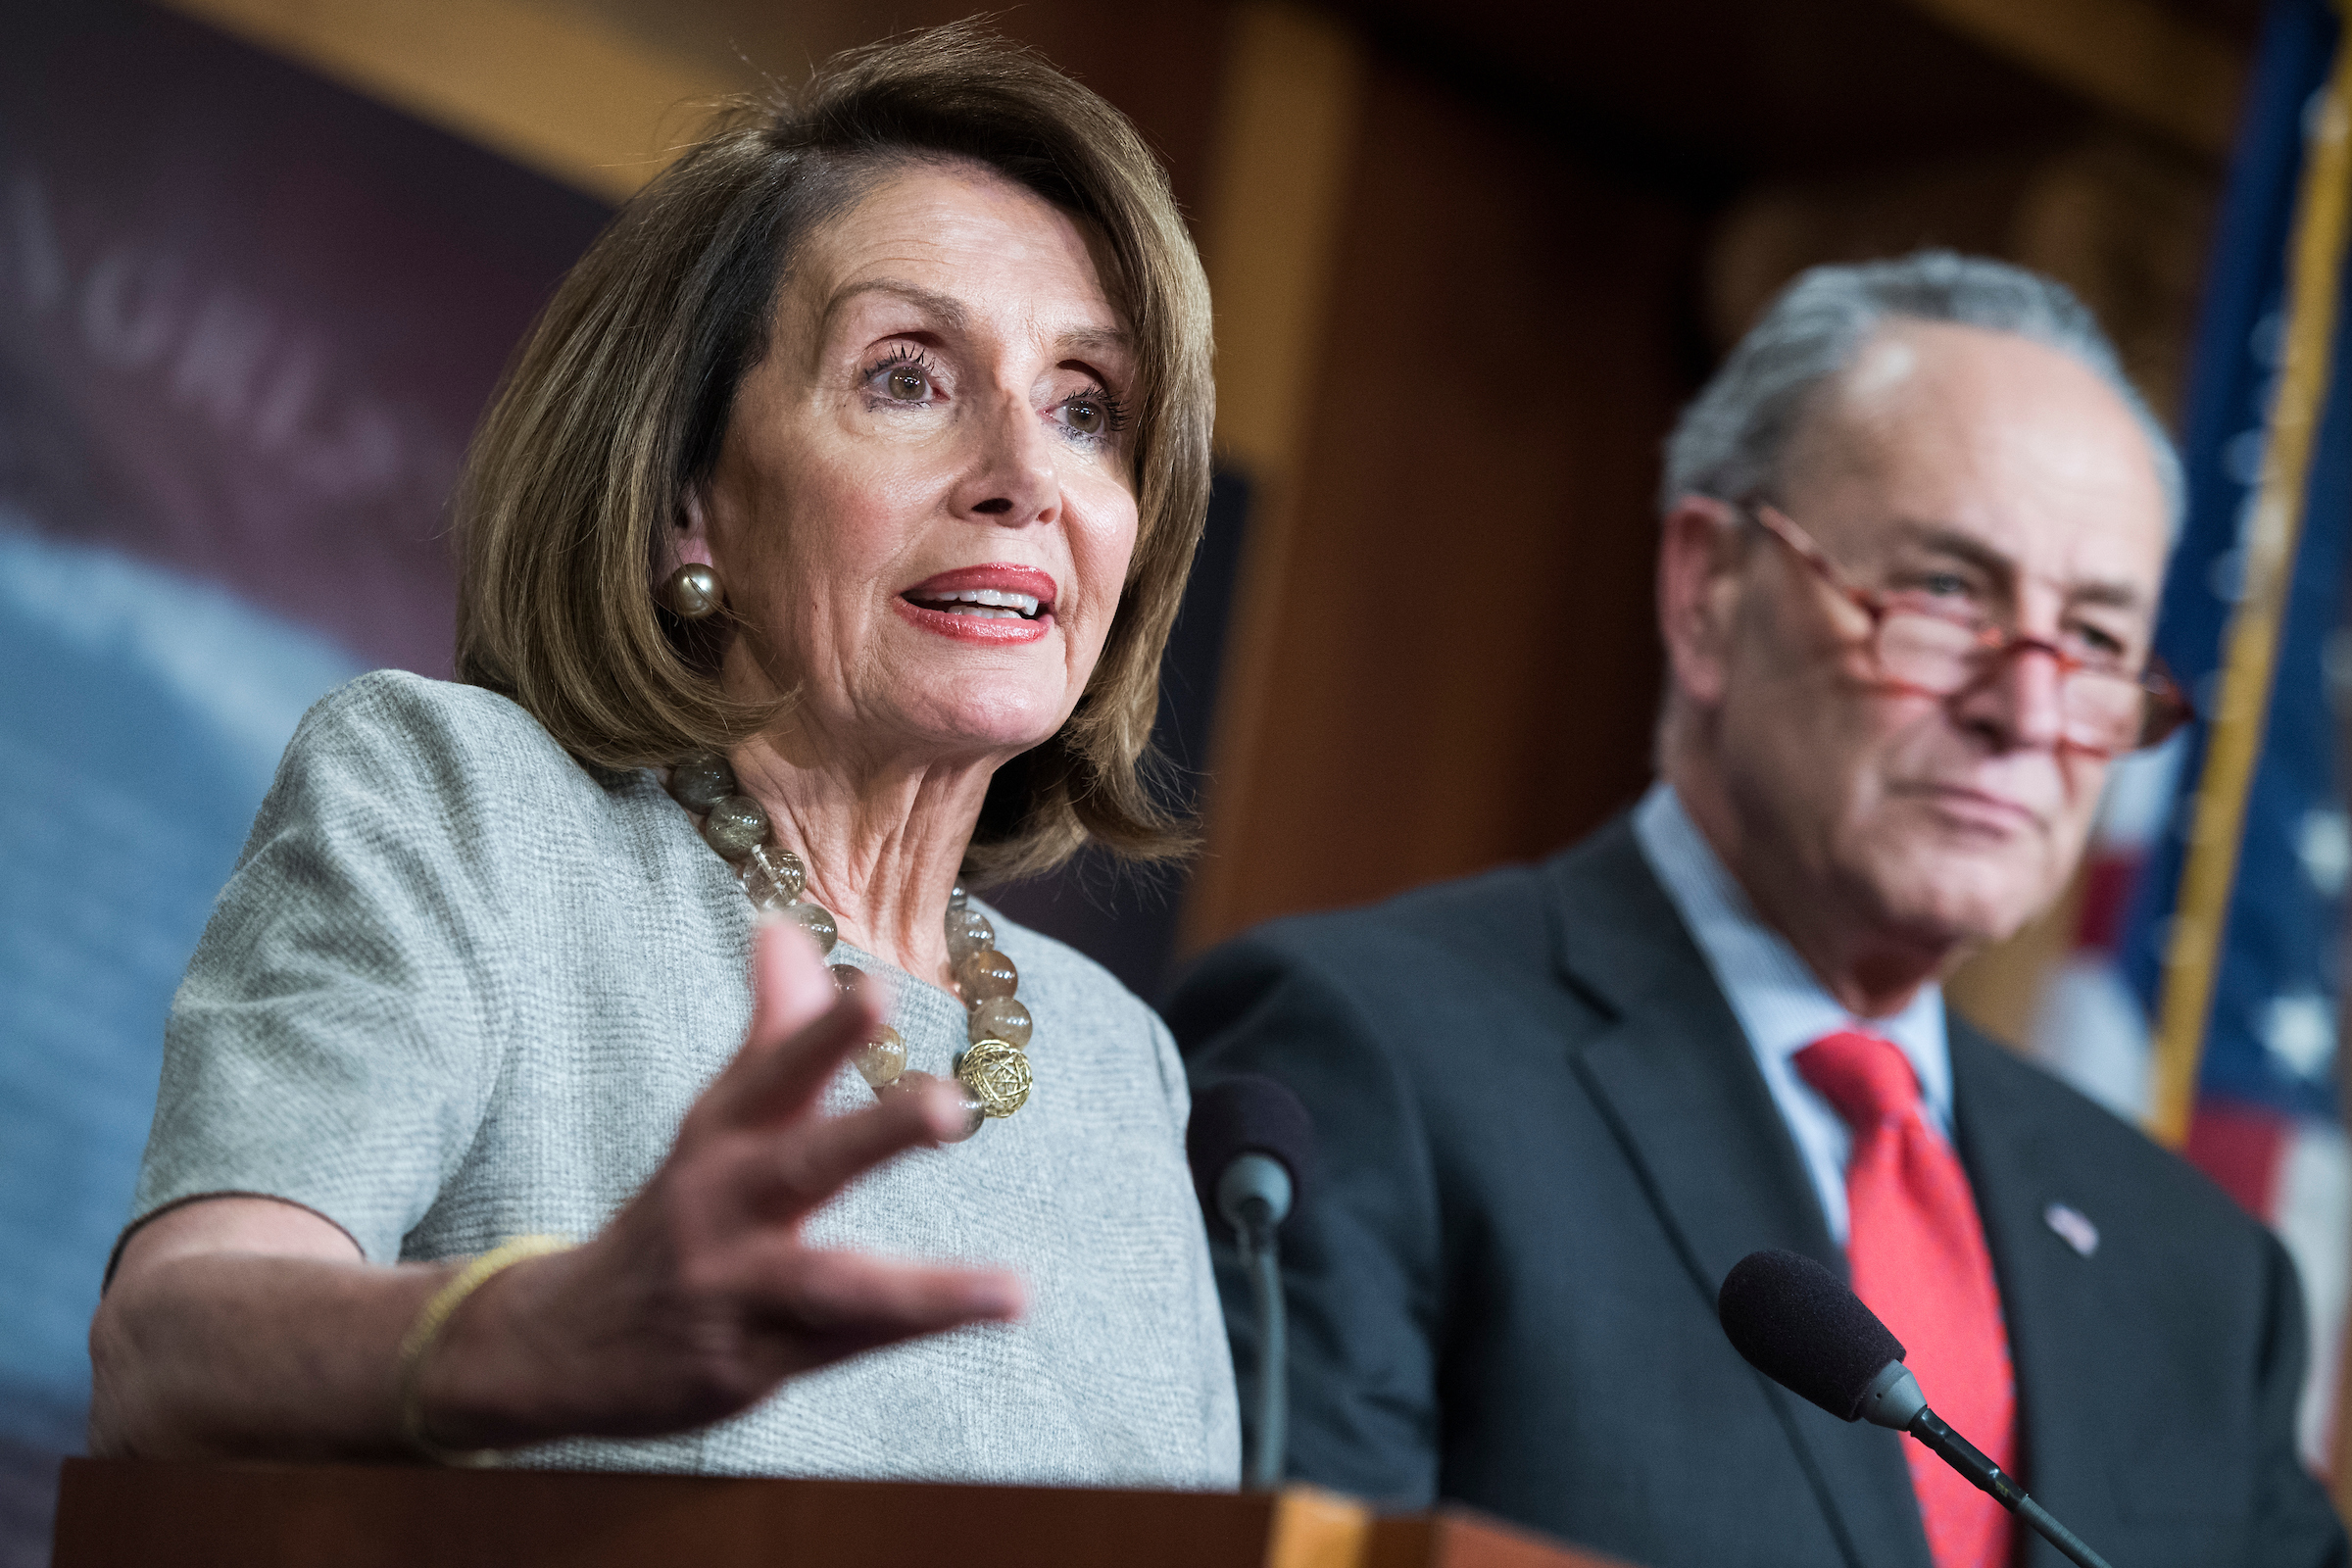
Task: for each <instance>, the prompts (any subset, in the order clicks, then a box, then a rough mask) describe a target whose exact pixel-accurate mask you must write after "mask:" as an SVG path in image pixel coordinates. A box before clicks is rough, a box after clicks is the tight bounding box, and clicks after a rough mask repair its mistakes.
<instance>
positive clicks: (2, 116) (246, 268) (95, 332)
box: [0, 4, 606, 1561]
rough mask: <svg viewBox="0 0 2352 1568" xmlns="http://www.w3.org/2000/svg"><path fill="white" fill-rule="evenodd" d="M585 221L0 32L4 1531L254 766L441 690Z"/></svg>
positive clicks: (360, 128)
mask: <svg viewBox="0 0 2352 1568" xmlns="http://www.w3.org/2000/svg"><path fill="white" fill-rule="evenodd" d="M605 216H606V215H605V210H604V209H603V208H601V207H600V206H599V205H598V204H596V203H595V202H593V201H591V200H589V199H587V198H585V197H583V196H579V195H576V194H573V193H571V192H569V191H566V190H564V189H562V188H560V187H557V186H555V185H553V184H551V183H549V182H548V181H546V180H544V179H541V178H540V177H538V176H536V175H534V174H530V173H526V172H523V171H521V170H519V169H516V168H515V167H513V166H511V165H508V164H506V163H503V162H501V161H499V160H498V159H496V158H494V157H492V156H490V155H488V154H486V153H483V152H481V151H479V150H476V149H474V148H471V147H469V146H466V145H464V144H461V143H459V142H457V141H455V140H452V139H450V138H448V137H445V136H443V135H441V134H439V133H438V132H435V131H432V130H430V129H427V128H425V127H423V126H420V125H418V124H417V123H414V122H412V121H409V120H406V119H404V118H402V117H400V116H398V115H395V114H393V113H391V112H389V111H387V110H384V109H381V108H378V107H376V106H374V105H372V104H370V103H368V102H366V101H364V100H362V99H360V98H358V97H356V96H354V95H352V94H349V93H347V92H345V91H343V90H342V89H340V88H337V87H334V86H332V85H329V84H327V83H324V82H322V81H319V80H318V79H317V78H315V77H312V76H310V75H308V74H306V73H302V72H299V71H297V70H295V69H293V68H291V67H289V66H286V65H283V64H280V63H278V62H275V61H273V60H270V59H268V58H265V57H263V56H261V55H259V54H256V53H254V52H252V51H250V50H248V49H246V48H244V47H243V46H241V45H238V44H235V43H232V42H230V41H228V40H226V39H224V38H222V37H220V36H218V35H216V34H213V33H211V32H208V31H207V30H205V29H203V28H202V27H200V26H197V25H194V24H191V23H188V22H185V21H183V20H180V19H177V18H174V17H172V16H169V15H166V14H164V13H160V12H156V11H150V10H145V9H138V8H134V7H130V6H127V5H122V6H117V5H107V4H76V5H73V6H65V7H50V6H12V7H7V8H0V669H5V671H6V676H5V680H4V681H0V757H4V758H5V761H6V767H5V770H4V772H5V778H6V784H5V787H4V792H0V858H4V863H5V866H6V872H5V876H4V877H0V1324H5V1325H6V1326H7V1332H5V1333H0V1453H5V1455H6V1456H7V1457H8V1459H9V1461H10V1463H9V1466H8V1470H9V1473H10V1474H11V1475H13V1476H15V1477H18V1478H20V1481H21V1482H22V1483H23V1484H20V1485H17V1486H14V1487H12V1488H0V1507H5V1508H6V1509H8V1510H9V1513H8V1514H7V1515H6V1516H0V1535H5V1534H6V1533H7V1532H6V1530H5V1526H6V1524H7V1523H8V1522H9V1519H10V1518H14V1519H15V1521H16V1522H17V1523H18V1524H19V1525H20V1526H21V1525H23V1524H24V1523H25V1520H24V1517H23V1516H24V1515H25V1513H26V1512H27V1511H38V1512H40V1513H43V1514H45V1512H46V1508H47V1501H46V1497H45V1495H40V1493H41V1491H42V1489H41V1487H40V1486H39V1484H38V1483H37V1482H36V1481H31V1480H29V1479H27V1478H30V1477H33V1476H35V1475H37V1473H38V1472H39V1471H40V1469H41V1468H42V1467H43V1465H44V1464H45V1462H46V1461H45V1460H44V1458H43V1456H44V1455H51V1454H55V1453H58V1452H61V1451H70V1450H72V1449H73V1448H74V1447H76V1446H78V1445H79V1441H80V1432H81V1426H82V1421H83V1411H84V1406H85V1403H86V1399H87V1387H88V1367H87V1363H86V1359H85V1351H84V1348H83V1336H84V1334H85V1332H86V1328H87V1324H88V1321H89V1314H90V1310H91V1308H92V1307H93V1306H94V1304H95V1302H96V1299H97V1292H98V1284H99V1278H100V1273H101V1271H102V1269H103V1267H104V1264H105V1259H106V1255H107V1250H108V1248H109V1246H110V1245H111V1243H112V1241H113V1238H114V1234H115V1232H116V1230H117V1228H118V1227H119V1226H120V1225H121V1223H122V1221H123V1214H124V1209H125V1205H126V1203H127V1201H128V1199H129V1191H130V1181H131V1177H132V1173H133V1171H134V1169H135V1165H136V1160H137V1153H138V1150H139V1148H140V1146H141V1144H142V1143H143V1141H144V1139H145V1136H146V1130H147V1123H148V1119H149V1116H150V1114H151V1112H152V1109H153V1103H154V1094H155V1082H156V1073H157V1063H158V1059H159V1054H160V1048H161V1040H162V1030H163V1021H164V1016H165V1013H166V1010H167V1008H168V1006H169V1005H170V1001H171V996H172V989H173V987H174V986H175V985H176V984H177V983H178V979H179V974H180V971H181V969H182V967H183V966H184V965H185V963H186V961H187V956H188V954H189V952H190V950H191V949H192V948H193V946H194V944H195V941H196V938H197V935H198V933H199V932H200V930H201V929H202V925H203V921H204V919H205V916H206V913H207V911H208V910H209V908H210V907H211V904H212V900H213V897H214V895H215V893H216V892H217V891H218V889H219V887H220V885H221V881H222V880H223V879H224V878H225V877H226V875H227V873H228V870H229V868H230V866H231V864H232V862H233V861H234V858H235V856H236V853H237V850H238V847H239V846H240V844H241V843H242V841H243V838H244V835H245V832H246V829H247V827H248V826H249V825H250V822H251V820H252V815H253V811H254V809H255V808H256V807H257V806H258V805H259V804H260V801H261V797H262V794H263V792H264V791H265V790H266V789H267V787H268V785H269V781H270V775H271V772H272V770H273V768H274V766H275V763H276V760H277V756H278V753H279V751H280V750H281V748H282V747H283V746H284V744H285V741H286V738H287V736H288V735H289V734H290V733H291V732H292V729H293V726H294V723H295V721H296V719H297V718H298V717H299V716H300V715H301V713H302V711H304V710H305V709H306V708H307V707H308V706H309V705H310V704H311V703H312V702H313V701H315V700H316V699H317V698H318V697H319V695H320V694H321V693H323V692H324V691H325V690H327V689H328V688H329V687H330V686H332V685H334V684H336V683H337V682H339V681H341V680H343V679H345V678H347V677H348V676H350V675H351V674H353V673H355V672H357V671H359V670H362V669H366V668H370V667H374V666H378V665H400V666H404V667H407V668H411V669H416V670H419V671H422V672H424V673H427V674H446V673H447V672H448V669H449V659H450V654H449V642H450V622H451V593H452V582H453V573H452V567H451V558H450V554H449V550H448V545H447V540H446V538H445V537H444V533H445V529H446V523H447V518H446V503H447V499H448V496H449V492H450V489H451V486H452V482H453V480H454V479H455V477H456V474H457V471H458V466H459V463H460V461H461V458H462V456H463V453H464V450H465V443H466V435H467V432H468V430H469V429H470V427H471V425H472V423H473V421H474V418H475V417H476V416H477V414H478V413H479V411H480V409H481V406H482V404H483V402H484V400H485V398H486V397H487V395H488V393H489V391H490V389H491V387H492V385H493V383H494V382H495V380H496V378H497V375H498V371H499V369H500V368H501V366H502V364H503V363H504V360H505V358H506V356H507V355H508V353H509V352H510V350H511V349H512V348H513V346H514V345H515V342H516V340H517V339H518V338H519V336H520V335H521V333H522V331H523V329H524V328H525V326H526V325H527V323H528V321H529V319H530V318H531V316H532V315H533V313H534V312H535V311H536V310H537V309H538V307H539V305H540V303H541V302H542V301H543V300H544V299H545V297H546V296H547V294H548V292H549V291H550V289H551V287H552V285H553V283H554V281H555V280H556V278H557V277H558V276H559V275H560V274H561V273H562V271H563V270H564V267H565V266H566V265H568V263H569V262H570V261H571V260H572V258H574V257H575V256H576V255H577V254H578V253H579V252H580V250H581V249H582V248H583V247H584V246H585V245H586V243H587V241H588V240H589V238H590V237H591V236H592V235H593V234H594V232H595V231H596V229H597V227H598V226H599V225H600V224H601V222H602V221H603V220H604V217H605ZM20 1539H22V1536H21V1534H20ZM4 1560H7V1553H6V1552H5V1550H0V1561H4ZM27 1560H29V1559H27Z"/></svg>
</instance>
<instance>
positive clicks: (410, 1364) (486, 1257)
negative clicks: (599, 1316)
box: [400, 1236, 571, 1469]
mask: <svg viewBox="0 0 2352 1568" xmlns="http://www.w3.org/2000/svg"><path fill="white" fill-rule="evenodd" d="M570 1246H571V1243H569V1242H567V1241H565V1240H564V1238H563V1237H561V1236H517V1237H515V1240H513V1241H511V1242H508V1243H505V1244H504V1245H502V1246H499V1247H494V1248H492V1249H491V1250H489V1251H487V1252H484V1253H483V1254H482V1255H481V1256H479V1257H477V1258H475V1259H474V1260H473V1261H472V1262H470V1263H467V1264H466V1266H465V1267H464V1268H462V1269H460V1270H458V1272H457V1274H456V1276H455V1277H454V1278H452V1279H451V1280H450V1282H449V1283H448V1284H447V1285H444V1286H442V1287H441V1289H439V1290H438V1291H435V1292H434V1293H433V1299H431V1300H429V1301H427V1302H425V1303H424V1310H423V1311H421V1312H419V1313H417V1321H416V1322H414V1323H412V1324H410V1325H409V1333H408V1337H407V1338H406V1339H404V1340H402V1341H401V1342H400V1435H401V1436H402V1437H403V1438H405V1439H406V1440H407V1441H408V1445H409V1446H410V1447H412V1448H415V1449H416V1450H417V1452H418V1453H420V1454H422V1455H424V1456H425V1457H426V1458H427V1459H430V1460H432V1461H433V1462H434V1463H435V1464H450V1465H462V1466H466V1467H467V1468H473V1469H478V1468H480V1467H482V1466H485V1465H494V1464H496V1463H498V1450H497V1449H496V1448H470V1449H467V1448H444V1447H443V1446H441V1445H439V1444H438V1443H435V1442H434V1441H433V1440H432V1439H431V1438H430V1437H428V1436H426V1435H425V1430H424V1387H423V1385H424V1358H425V1357H426V1356H428V1355H430V1354H432V1353H433V1347H434V1346H436V1345H438V1344H439V1343H440V1342H441V1331H442V1330H443V1329H445V1328H447V1327H448V1326H449V1320H450V1317H451V1315H452V1314H453V1313H455V1312H456V1311H457V1309H458V1308H459V1307H460V1306H461V1305H463V1304H464V1303H465V1300H466V1298H467V1297H468V1296H471V1295H472V1294H473V1293H474V1292H475V1291H478V1290H480V1289H481V1288H482V1286H483V1285H485V1284H487V1283H488V1282H489V1279H490V1277H491V1276H492V1275H494V1274H496V1273H498V1272H499V1270H501V1269H504V1268H507V1267H510V1266H511V1265H513V1264H515V1263H519V1262H521V1261H522V1260H523V1259H524V1258H526V1257H545V1256H546V1255H547V1254H548V1253H550V1252H561V1251H564V1250H568V1249H569V1248H570Z"/></svg>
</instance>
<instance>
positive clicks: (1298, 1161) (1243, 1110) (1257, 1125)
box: [1184, 1073, 1315, 1224]
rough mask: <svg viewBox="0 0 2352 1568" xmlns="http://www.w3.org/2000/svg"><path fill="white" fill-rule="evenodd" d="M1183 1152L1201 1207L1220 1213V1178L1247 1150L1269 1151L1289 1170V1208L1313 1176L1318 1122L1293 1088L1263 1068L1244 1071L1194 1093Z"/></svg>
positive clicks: (1293, 1209) (1295, 1206) (1295, 1205)
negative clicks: (1277, 1079) (1255, 1071)
mask: <svg viewBox="0 0 2352 1568" xmlns="http://www.w3.org/2000/svg"><path fill="white" fill-rule="evenodd" d="M1184 1152H1185V1158H1186V1159H1187V1160H1189V1161H1190V1162H1191V1164H1192V1167H1193V1186H1194V1188H1195V1190H1197V1191H1198V1192H1199V1193H1200V1195H1201V1211H1202V1212H1204V1213H1206V1214H1207V1215H1209V1216H1210V1217H1211V1219H1215V1220H1217V1223H1219V1224H1222V1223H1223V1221H1222V1220H1221V1219H1217V1181H1218V1179H1219V1178H1220V1177H1222V1176H1223V1175H1224V1174H1225V1167H1226V1166H1228V1165H1230V1164H1232V1163H1233V1162H1234V1161H1235V1160H1236V1159H1238V1158H1240V1157H1241V1156H1242V1155H1244V1154H1250V1153H1258V1154H1268V1155H1271V1156H1272V1157H1274V1158H1275V1159H1278V1160H1280V1161H1281V1162H1282V1165H1283V1168H1284V1169H1286V1170H1288V1171H1289V1172H1290V1173H1291V1190H1292V1192H1293V1194H1294V1195H1295V1196H1294V1197H1293V1199H1292V1201H1291V1212H1293V1213H1297V1212H1298V1211H1299V1207H1300V1206H1302V1205H1303V1204H1304V1203H1305V1201H1306V1196H1307V1188H1308V1185H1309V1184H1310V1183H1311V1182H1312V1181H1313V1180H1314V1164H1315V1124H1314V1123H1313V1121H1311V1120H1309V1119H1308V1117H1307V1114H1306V1106H1304V1105H1303V1104H1300V1103H1299V1097H1298V1096H1297V1095H1295V1094H1293V1093H1291V1091H1290V1088H1289V1087H1288V1086H1287V1085H1285V1084H1282V1083H1278V1082H1277V1081H1275V1080H1274V1079H1272V1078H1268V1077H1265V1076H1263V1075H1262V1074H1259V1073H1242V1074H1238V1075H1236V1076H1234V1077H1231V1078H1221V1079H1219V1080H1217V1081H1216V1082H1214V1083H1211V1084H1206V1085H1203V1086H1201V1088H1200V1089H1199V1090H1197V1091H1196V1092H1195V1093H1194V1095H1193V1119H1192V1123H1191V1125H1190V1126H1188V1127H1186V1128H1185V1130H1184Z"/></svg>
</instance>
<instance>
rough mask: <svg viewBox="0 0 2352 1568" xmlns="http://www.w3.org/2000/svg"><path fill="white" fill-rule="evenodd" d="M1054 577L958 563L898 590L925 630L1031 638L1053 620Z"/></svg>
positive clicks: (993, 640)
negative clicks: (958, 564)
mask: <svg viewBox="0 0 2352 1568" xmlns="http://www.w3.org/2000/svg"><path fill="white" fill-rule="evenodd" d="M1057 591H1058V590H1057V587H1056V585H1055V583H1054V579H1053V578H1052V577H1051V576H1049V575H1048V574H1046V573H1045V572H1042V571H1040V570H1038V569H1037V568H1036V567H1035V566H1016V565H1012V564H1006V563H998V564H989V565H985V566H959V567H957V568H956V570H954V571H943V572H941V573H940V574H939V575H937V576H936V577H927V578H925V579H924V580H923V581H921V582H919V583H917V584H915V585H914V586H913V587H911V588H909V589H907V590H906V591H905V592H904V593H902V594H900V595H899V599H898V606H899V613H901V614H903V615H905V616H906V617H907V619H908V620H910V621H912V622H913V623H914V624H915V625H917V626H920V627H922V628H923V629H924V630H925V631H933V632H937V633H939V634H940V635H941V636H943V637H954V638H956V639H957V640H959V641H962V642H972V643H984V644H989V645H992V646H1003V645H1005V644H1007V643H1033V642H1036V641H1037V640H1038V639H1039V638H1041V637H1043V636H1045V634H1046V633H1047V632H1048V631H1051V630H1052V629H1053V626H1054V595H1055V594H1056V592H1057Z"/></svg>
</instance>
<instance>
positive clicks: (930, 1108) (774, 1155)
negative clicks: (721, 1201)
mask: <svg viewBox="0 0 2352 1568" xmlns="http://www.w3.org/2000/svg"><path fill="white" fill-rule="evenodd" d="M964 1115H965V1111H964V1109H963V1105H962V1101H961V1098H960V1097H959V1096H958V1095H957V1094H956V1092H955V1090H954V1089H953V1088H951V1087H950V1086H948V1085H947V1084H945V1083H932V1084H927V1085H924V1086H923V1087H922V1088H920V1089H916V1090H909V1091H906V1092H902V1093H897V1094H891V1095H887V1096H885V1097H884V1098H883V1099H882V1100H881V1102H880V1103H877V1104H874V1105H870V1106H868V1107H866V1108H865V1109H862V1110H858V1111H856V1112H854V1113H852V1114H850V1115H847V1116H830V1117H826V1118H823V1119H821V1120H814V1121H810V1122H808V1123H806V1124H804V1125H802V1126H798V1127H795V1128H793V1129H791V1130H790V1131H789V1132H779V1133H770V1134H763V1135H760V1136H759V1137H758V1138H746V1139H744V1140H743V1141H742V1152H741V1154H740V1156H739V1158H740V1166H739V1169H738V1173H737V1176H736V1182H737V1183H738V1184H739V1185H737V1187H736V1191H737V1193H738V1194H739V1195H740V1196H741V1197H742V1198H743V1199H744V1200H745V1201H747V1202H748V1203H749V1204H750V1205H751V1206H752V1208H753V1209H754V1210H755V1211H756V1212H757V1213H758V1214H759V1215H760V1217H762V1218H771V1217H772V1218H783V1217H798V1216H799V1215H802V1214H806V1213H808V1212H809V1210H811V1209H813V1208H816V1207H818V1206H819V1205H820V1204H823V1203H825V1202H827V1201H830V1200H831V1199H832V1198H833V1196H834V1195H835V1194H837V1193H839V1192H840V1191H841V1190H842V1189H843V1188H844V1187H847V1186H848V1185H849V1184H850V1183H851V1182H853V1181H855V1180H857V1179H858V1176H860V1175H862V1174H863V1173H864V1172H866V1171H869V1170H871V1169H873V1168H874V1167H875V1166H876V1165H879V1164H881V1163H882V1162H883V1161H884V1160H886V1159H889V1158H891V1157H892V1156H893V1155H895V1154H901V1153H904V1152H907V1150H909V1149H917V1148H927V1147H930V1146H933V1145H937V1144H941V1143H944V1142H946V1141H947V1140H948V1139H950V1138H952V1137H954V1136H955V1135H956V1133H957V1132H959V1131H960V1130H961V1129H962V1126H963V1119H964Z"/></svg>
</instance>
